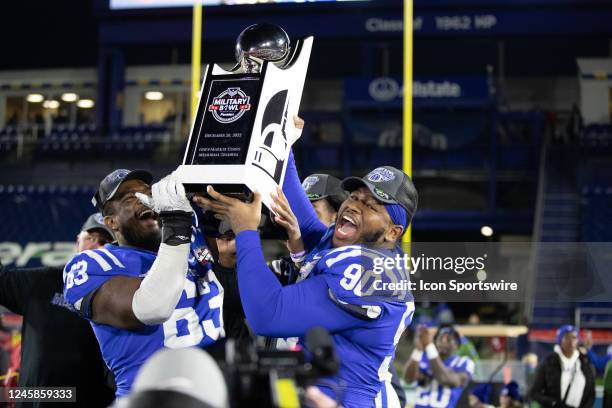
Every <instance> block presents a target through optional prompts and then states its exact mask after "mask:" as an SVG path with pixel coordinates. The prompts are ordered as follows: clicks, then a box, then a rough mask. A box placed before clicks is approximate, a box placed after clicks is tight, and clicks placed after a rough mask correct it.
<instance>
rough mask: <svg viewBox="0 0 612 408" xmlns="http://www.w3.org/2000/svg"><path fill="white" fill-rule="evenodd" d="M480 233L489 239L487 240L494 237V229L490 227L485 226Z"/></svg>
mask: <svg viewBox="0 0 612 408" xmlns="http://www.w3.org/2000/svg"><path fill="white" fill-rule="evenodd" d="M480 233H481V234H482V235H483V236H485V237H487V238H489V237H492V236H493V228H491V227H489V226H488V225H483V226H482V227H481V228H480Z"/></svg>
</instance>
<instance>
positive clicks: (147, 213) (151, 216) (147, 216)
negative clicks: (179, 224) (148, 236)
mask: <svg viewBox="0 0 612 408" xmlns="http://www.w3.org/2000/svg"><path fill="white" fill-rule="evenodd" d="M138 219H139V220H140V221H144V220H154V221H155V220H157V214H155V212H154V211H153V210H151V209H146V210H144V211H142V212H141V213H140V214H138Z"/></svg>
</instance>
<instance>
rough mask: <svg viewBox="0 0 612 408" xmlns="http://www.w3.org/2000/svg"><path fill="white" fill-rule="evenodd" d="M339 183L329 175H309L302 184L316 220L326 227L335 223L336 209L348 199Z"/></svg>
mask: <svg viewBox="0 0 612 408" xmlns="http://www.w3.org/2000/svg"><path fill="white" fill-rule="evenodd" d="M340 183H341V182H340V180H339V179H337V178H336V177H334V176H332V175H329V174H311V175H310V176H308V177H306V178H305V179H304V181H303V182H302V187H303V188H304V191H305V192H306V196H307V197H308V199H309V200H310V203H311V204H312V206H313V208H314V210H315V212H316V213H317V218H318V219H319V221H321V222H322V223H323V224H325V225H327V226H329V225H332V224H333V223H335V222H336V215H338V209H339V208H340V205H342V203H343V202H344V200H346V198H347V197H348V194H347V193H346V191H344V190H343V189H342V186H341V185H340Z"/></svg>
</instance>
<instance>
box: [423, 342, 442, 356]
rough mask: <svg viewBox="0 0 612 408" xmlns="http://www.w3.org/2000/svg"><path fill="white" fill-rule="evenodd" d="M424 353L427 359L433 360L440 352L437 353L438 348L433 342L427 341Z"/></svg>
mask: <svg viewBox="0 0 612 408" xmlns="http://www.w3.org/2000/svg"><path fill="white" fill-rule="evenodd" d="M425 353H426V354H427V359H428V360H435V359H436V358H438V357H439V356H440V354H438V349H437V348H436V346H435V344H433V343H429V344H428V345H427V347H425Z"/></svg>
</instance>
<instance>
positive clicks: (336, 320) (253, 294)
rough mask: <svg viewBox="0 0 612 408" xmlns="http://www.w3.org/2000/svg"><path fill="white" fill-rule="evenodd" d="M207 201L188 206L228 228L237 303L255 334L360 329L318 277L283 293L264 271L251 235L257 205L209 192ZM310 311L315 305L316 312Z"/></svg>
mask: <svg viewBox="0 0 612 408" xmlns="http://www.w3.org/2000/svg"><path fill="white" fill-rule="evenodd" d="M208 193H209V194H210V196H211V197H212V199H205V198H202V197H198V198H197V199H194V201H196V202H198V203H200V204H202V205H204V206H205V207H206V208H207V209H210V210H212V211H214V212H215V213H216V214H218V215H219V216H220V217H222V218H223V219H225V220H227V221H228V222H230V223H231V225H232V230H233V231H234V233H236V247H237V249H238V251H237V253H238V258H237V270H238V286H239V290H240V298H241V299H242V304H243V306H244V311H245V314H246V317H247V320H248V322H249V325H250V326H251V328H252V329H253V331H254V332H255V333H256V334H259V335H263V336H274V337H289V336H297V335H303V334H304V333H306V331H307V330H308V329H310V328H312V327H314V326H322V327H324V328H325V329H327V330H328V331H330V332H332V333H334V332H336V331H339V330H343V329H345V328H347V327H356V326H358V325H361V324H363V322H364V321H363V320H361V319H359V318H357V317H355V316H353V315H351V314H350V313H348V312H346V311H345V310H342V309H341V308H339V307H338V306H337V305H336V304H335V303H333V302H332V300H331V299H330V297H329V295H328V286H327V282H326V279H325V278H324V277H322V276H318V277H313V278H311V279H308V280H305V281H303V282H300V283H299V284H294V285H289V286H285V287H283V286H282V285H281V284H280V283H279V282H278V279H277V278H276V277H275V276H274V272H272V271H271V270H270V269H269V268H268V266H267V265H266V262H265V259H264V257H263V251H262V248H261V240H260V239H259V234H258V232H257V227H258V225H259V221H260V217H261V200H260V196H259V194H258V193H257V194H256V195H255V197H256V198H255V201H254V202H252V203H244V202H242V201H240V200H237V199H234V198H231V197H227V196H223V195H221V194H219V193H217V192H216V191H214V189H212V188H209V190H208ZM313 305H317V307H316V310H315V308H313Z"/></svg>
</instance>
